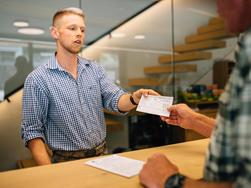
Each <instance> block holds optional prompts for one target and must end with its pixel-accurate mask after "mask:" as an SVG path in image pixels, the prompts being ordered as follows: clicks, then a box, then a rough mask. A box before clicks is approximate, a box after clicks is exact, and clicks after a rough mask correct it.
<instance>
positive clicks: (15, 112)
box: [0, 91, 30, 171]
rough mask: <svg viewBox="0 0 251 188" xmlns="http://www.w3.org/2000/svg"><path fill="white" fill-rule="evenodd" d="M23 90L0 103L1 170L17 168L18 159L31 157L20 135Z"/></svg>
mask: <svg viewBox="0 0 251 188" xmlns="http://www.w3.org/2000/svg"><path fill="white" fill-rule="evenodd" d="M21 98H22V91H19V92H17V93H15V94H14V95H12V96H11V97H10V101H11V102H10V103H9V102H7V101H6V100H5V101H3V102H1V103H0V114H1V115H0V171H4V170H10V169H15V168H16V164H17V160H19V159H25V158H30V153H29V150H28V149H26V148H25V146H24V144H23V141H22V139H21V136H20V122H21V105H22V102H21Z"/></svg>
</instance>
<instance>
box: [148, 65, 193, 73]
mask: <svg viewBox="0 0 251 188" xmlns="http://www.w3.org/2000/svg"><path fill="white" fill-rule="evenodd" d="M196 71H197V65H196V64H178V65H175V72H176V73H180V72H182V73H183V72H196ZM172 72H173V67H172V65H165V66H152V67H145V68H144V73H145V74H165V73H172Z"/></svg>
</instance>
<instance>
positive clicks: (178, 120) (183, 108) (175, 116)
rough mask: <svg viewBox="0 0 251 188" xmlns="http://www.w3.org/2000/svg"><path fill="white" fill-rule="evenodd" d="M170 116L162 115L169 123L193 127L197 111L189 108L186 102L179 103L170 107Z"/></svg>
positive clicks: (187, 127) (163, 119)
mask: <svg viewBox="0 0 251 188" xmlns="http://www.w3.org/2000/svg"><path fill="white" fill-rule="evenodd" d="M168 110H169V111H170V117H163V116H162V117H161V119H162V121H165V122H166V123H168V124H172V125H178V126H180V127H182V128H185V129H191V125H192V124H193V120H194V119H195V117H196V116H197V113H196V112H194V111H193V110H192V109H191V108H189V107H188V106H187V105H186V104H177V105H173V106H171V107H170V108H169V109H168Z"/></svg>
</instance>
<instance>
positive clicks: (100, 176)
mask: <svg viewBox="0 0 251 188" xmlns="http://www.w3.org/2000/svg"><path fill="white" fill-rule="evenodd" d="M208 142H209V139H202V140H196V141H192V142H185V143H181V144H174V145H168V146H162V147H156V148H150V149H144V150H137V151H131V152H125V153H121V154H119V155H121V156H126V157H130V158H133V159H138V160H146V159H147V157H149V156H151V155H152V154H153V153H156V152H161V153H164V154H165V155H166V156H168V158H169V159H170V160H171V161H172V162H173V163H175V164H176V165H177V166H178V167H179V169H180V172H181V173H183V174H185V175H187V176H189V177H192V178H196V179H199V178H202V173H203V166H204V158H205V152H206V150H207V146H208ZM86 160H90V159H83V160H77V161H72V162H65V163H59V164H53V165H47V166H41V167H32V168H27V169H21V170H13V171H7V172H2V173H0V187H1V188H17V187H18V188H40V187H41V188H78V187H79V188H96V187H100V188H101V187H102V188H106V187H109V188H118V187H119V188H129V187H130V188H133V187H142V186H141V185H140V183H139V179H138V176H134V177H132V178H125V177H122V176H119V175H115V174H111V173H109V172H105V171H102V170H100V169H96V168H93V167H90V166H87V165H85V164H84V162H85V161H86Z"/></svg>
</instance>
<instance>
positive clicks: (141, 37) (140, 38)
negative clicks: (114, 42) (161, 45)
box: [134, 35, 146, 40]
mask: <svg viewBox="0 0 251 188" xmlns="http://www.w3.org/2000/svg"><path fill="white" fill-rule="evenodd" d="M145 38H146V37H145V35H135V36H134V39H137V40H142V39H145Z"/></svg>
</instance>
